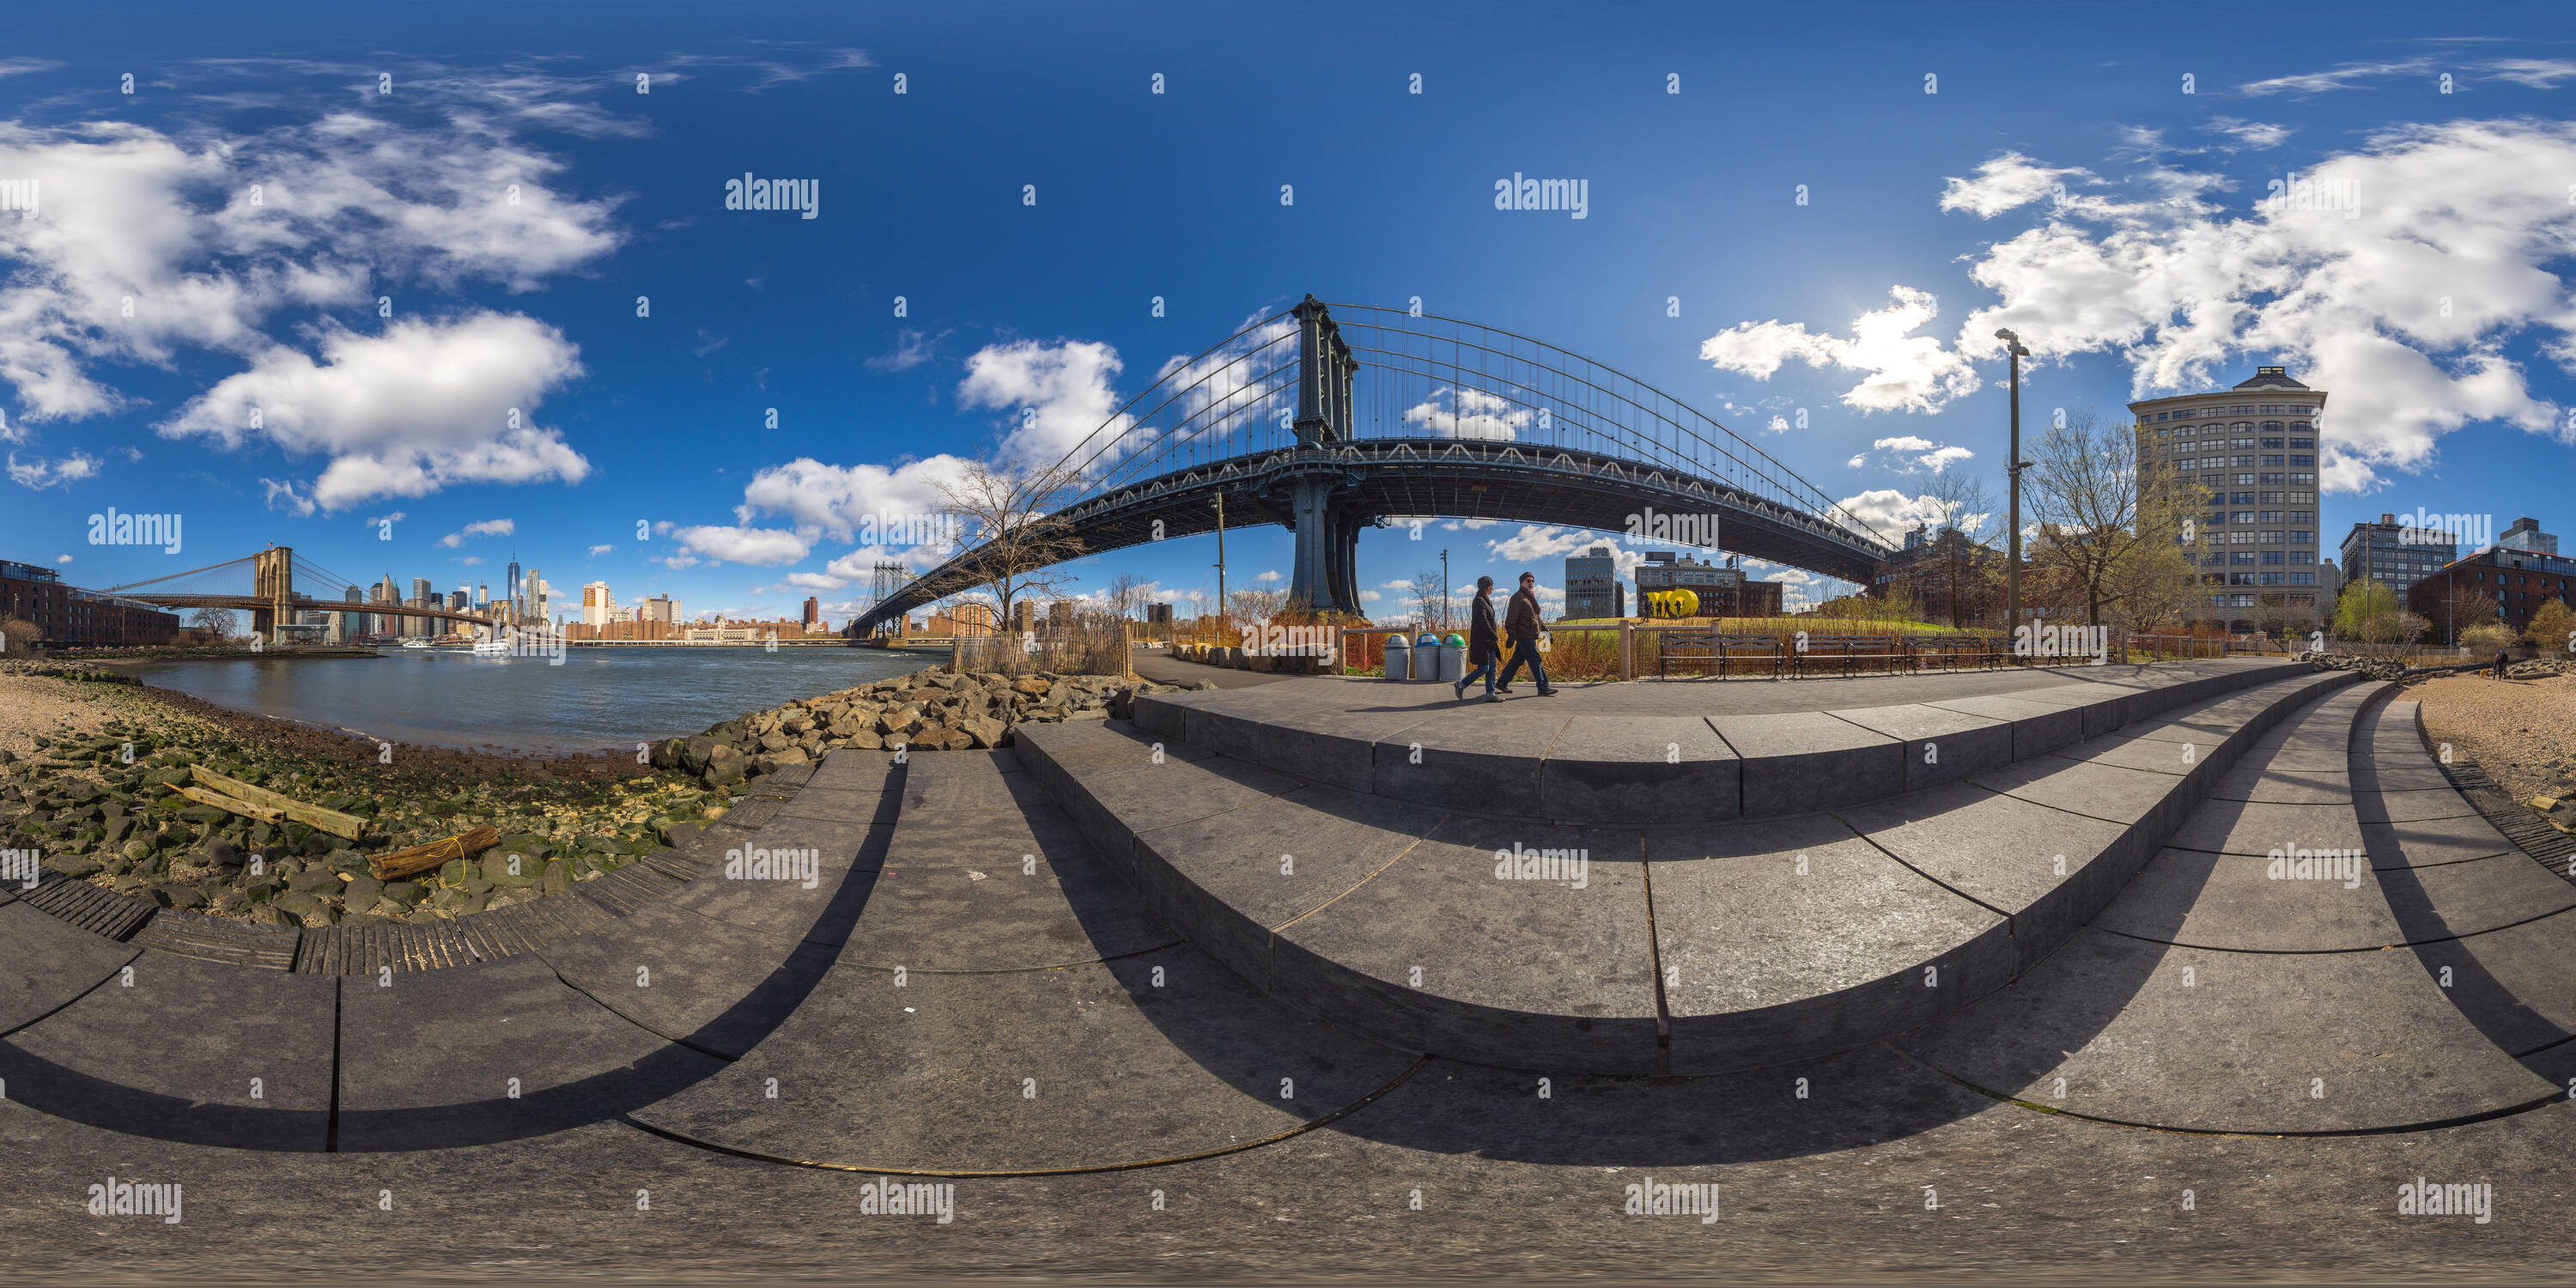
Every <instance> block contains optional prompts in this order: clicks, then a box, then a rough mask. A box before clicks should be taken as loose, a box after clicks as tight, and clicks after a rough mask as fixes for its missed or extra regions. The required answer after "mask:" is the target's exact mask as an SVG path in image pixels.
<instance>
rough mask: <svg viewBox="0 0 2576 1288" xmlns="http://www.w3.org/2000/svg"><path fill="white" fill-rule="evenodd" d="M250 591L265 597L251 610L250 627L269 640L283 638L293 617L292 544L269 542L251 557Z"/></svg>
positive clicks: (275, 641)
mask: <svg viewBox="0 0 2576 1288" xmlns="http://www.w3.org/2000/svg"><path fill="white" fill-rule="evenodd" d="M250 586H251V590H250V593H251V595H252V597H253V598H257V599H263V600H266V601H268V604H267V607H264V608H254V609H252V610H250V628H251V631H252V632H253V633H254V634H258V635H262V636H265V637H267V639H268V642H269V643H271V644H283V643H285V642H286V632H285V629H284V628H285V625H286V623H288V622H289V621H292V620H294V611H295V610H294V607H293V605H294V602H295V548H294V547H293V546H270V547H269V548H268V549H266V550H262V551H260V552H259V553H257V554H255V555H252V556H251V557H250Z"/></svg>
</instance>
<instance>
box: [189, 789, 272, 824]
mask: <svg viewBox="0 0 2576 1288" xmlns="http://www.w3.org/2000/svg"><path fill="white" fill-rule="evenodd" d="M179 794H180V795H182V796H185V797H187V798H188V799H189V800H192V801H195V802H196V803H198V804H200V805H212V806H214V807H215V808H216V809H223V810H231V811H232V812H233V813H236V814H239V815H241V816H242V817H244V818H253V819H258V820H259V821H260V822H262V823H276V822H281V821H283V820H284V819H285V818H286V815H285V813H284V812H282V811H279V810H273V809H270V808H268V807H267V806H265V805H253V804H251V803H250V802H249V801H242V800H234V799H233V798H232V797H230V796H226V795H224V794H223V793H221V792H210V791H207V790H206V789H205V788H203V787H182V788H180V789H179Z"/></svg>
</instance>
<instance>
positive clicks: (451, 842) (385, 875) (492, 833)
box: [367, 823, 501, 881]
mask: <svg viewBox="0 0 2576 1288" xmlns="http://www.w3.org/2000/svg"><path fill="white" fill-rule="evenodd" d="M500 843H501V831H500V829H499V828H496V827H494V826H492V825H491V824H489V823H486V824H484V825H483V826H481V827H478V828H475V829H474V830H473V831H471V832H464V833H460V834H458V835H456V836H450V837H445V838H442V839H440V840H436V841H432V842H430V843H429V844H427V845H415V846H412V847H411V848H409V849H406V850H388V851H386V852H384V853H383V854H379V855H377V856H375V857H374V858H372V859H369V860H368V861H367V868H368V870H369V871H371V872H373V873H374V874H375V877H376V879H377V880H379V881H394V880H398V879H400V878H403V877H407V876H410V875H412V874H413V873H416V872H427V871H429V870H430V869H431V868H434V867H437V866H439V865H441V864H443V863H446V862H447V861H448V860H450V859H470V858H473V857H474V856H475V855H477V854H481V853H482V852H484V851H485V850H488V849H491V848H492V847H493V846H495V845H499V844H500Z"/></svg>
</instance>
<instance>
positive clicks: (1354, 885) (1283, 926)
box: [1270, 814, 1456, 939]
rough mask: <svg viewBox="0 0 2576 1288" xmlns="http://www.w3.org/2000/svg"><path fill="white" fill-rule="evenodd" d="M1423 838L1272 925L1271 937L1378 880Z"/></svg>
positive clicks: (1436, 827)
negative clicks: (1348, 884) (1344, 886)
mask: <svg viewBox="0 0 2576 1288" xmlns="http://www.w3.org/2000/svg"><path fill="white" fill-rule="evenodd" d="M1454 817H1456V816H1455V815H1452V814H1442V815H1441V816H1440V823H1446V822H1448V821H1449V820H1450V819H1451V818H1454ZM1440 823H1434V824H1432V825H1431V831H1433V832H1437V831H1439V830H1440ZM1424 835H1425V836H1427V835H1429V833H1425V834H1424ZM1422 840H1423V838H1422V837H1420V836H1417V837H1415V838H1413V839H1412V840H1410V841H1407V842H1405V843H1404V848H1403V849H1401V850H1398V851H1396V852H1395V857H1394V858H1391V859H1388V860H1387V861H1386V862H1384V863H1381V864H1379V865H1378V867H1377V869H1376V870H1375V871H1373V872H1371V873H1369V874H1368V875H1367V876H1364V877H1361V878H1360V879H1359V880H1357V881H1354V882H1352V883H1351V887H1350V889H1349V890H1344V891H1342V892H1341V893H1340V894H1337V895H1334V896H1333V897H1332V898H1330V899H1326V900H1325V901H1323V902H1322V903H1319V904H1316V905H1315V906H1314V907H1312V908H1308V909H1307V910H1305V911H1304V912H1301V913H1298V914H1297V915H1296V916H1294V917H1290V918H1289V919H1287V920H1286V921H1283V922H1280V923H1279V924H1278V925H1276V926H1272V927H1271V928H1270V934H1271V937H1272V938H1274V939H1275V938H1277V937H1278V935H1279V932H1280V931H1283V930H1286V929H1287V928H1289V927H1290V926H1293V925H1296V924H1297V923H1298V922H1301V921H1304V920H1305V919H1307V918H1308V917H1311V916H1314V915H1315V914H1316V913H1319V912H1322V911H1323V910H1324V909H1326V908H1329V907H1332V906H1333V905H1334V904H1337V903H1340V902H1341V901H1342V900H1343V899H1344V898H1345V897H1347V896H1348V895H1350V893H1351V892H1352V891H1353V890H1357V889H1359V888H1360V887H1361V886H1364V885H1367V884H1368V883H1369V882H1371V881H1374V880H1376V879H1377V878H1379V877H1380V876H1383V875H1385V873H1386V870H1387V869H1388V868H1391V867H1394V866H1395V865H1396V864H1399V863H1402V862H1404V860H1405V858H1406V857H1407V856H1409V855H1411V854H1412V853H1413V851H1414V849H1415V848H1416V847H1418V846H1420V845H1421V844H1422Z"/></svg>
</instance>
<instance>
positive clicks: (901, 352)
mask: <svg viewBox="0 0 2576 1288" xmlns="http://www.w3.org/2000/svg"><path fill="white" fill-rule="evenodd" d="M946 334H947V332H944V331H943V332H941V333H940V335H946ZM938 343H939V336H925V335H923V334H922V333H921V332H919V331H914V330H910V329H907V330H905V331H904V332H903V334H902V335H900V336H898V337H896V340H895V346H894V352H892V353H882V354H879V355H877V356H876V357H873V358H870V359H868V362H867V366H868V369H869V370H871V371H910V370H912V369H913V368H915V367H918V366H920V365H921V364H923V363H925V362H928V361H930V359H931V357H932V354H933V351H934V350H935V348H936V346H937V345H938Z"/></svg>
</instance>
